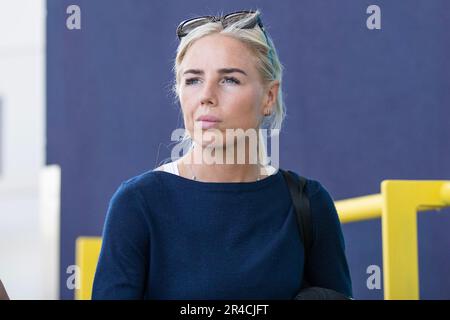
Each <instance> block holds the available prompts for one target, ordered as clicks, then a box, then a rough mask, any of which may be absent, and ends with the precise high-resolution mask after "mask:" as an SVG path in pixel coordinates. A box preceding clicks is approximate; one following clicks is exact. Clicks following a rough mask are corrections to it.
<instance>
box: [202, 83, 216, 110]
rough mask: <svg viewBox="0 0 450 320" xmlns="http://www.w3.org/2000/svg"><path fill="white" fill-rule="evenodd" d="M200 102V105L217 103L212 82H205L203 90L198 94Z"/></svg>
mask: <svg viewBox="0 0 450 320" xmlns="http://www.w3.org/2000/svg"><path fill="white" fill-rule="evenodd" d="M200 104H201V105H216V104H217V95H216V88H215V86H214V84H213V83H207V82H205V85H204V87H203V90H202V92H201V94H200Z"/></svg>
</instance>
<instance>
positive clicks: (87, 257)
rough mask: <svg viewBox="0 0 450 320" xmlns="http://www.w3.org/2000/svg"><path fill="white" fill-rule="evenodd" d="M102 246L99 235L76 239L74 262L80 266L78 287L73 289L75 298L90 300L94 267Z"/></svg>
mask: <svg viewBox="0 0 450 320" xmlns="http://www.w3.org/2000/svg"><path fill="white" fill-rule="evenodd" d="M101 247H102V238H101V237H78V238H77V240H76V250H75V254H76V259H75V260H76V262H75V263H76V264H77V266H78V267H79V268H80V269H79V270H80V274H79V275H78V276H79V280H78V281H79V288H78V289H76V290H75V299H77V300H91V293H92V285H93V283H94V275H95V269H96V268H97V262H98V257H99V255H100V249H101Z"/></svg>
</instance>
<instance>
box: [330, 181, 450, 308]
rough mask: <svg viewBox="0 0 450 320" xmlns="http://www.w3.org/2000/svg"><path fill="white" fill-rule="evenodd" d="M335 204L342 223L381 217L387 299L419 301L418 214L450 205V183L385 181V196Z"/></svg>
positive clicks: (383, 193)
mask: <svg viewBox="0 0 450 320" xmlns="http://www.w3.org/2000/svg"><path fill="white" fill-rule="evenodd" d="M335 205H336V209H337V211H338V213H339V219H340V220H341V222H342V223H345V222H354V221H361V220H367V219H373V218H380V217H381V227H382V241H383V273H384V298H385V299H386V300H391V299H396V300H397V299H398V300H399V299H411V300H412V299H419V267H418V264H419V262H418V253H417V212H418V211H426V210H436V209H440V208H443V207H446V206H450V181H427V180H384V181H383V182H382V183H381V194H374V195H370V196H364V197H359V198H353V199H348V200H341V201H336V203H335Z"/></svg>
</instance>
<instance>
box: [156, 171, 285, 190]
mask: <svg viewBox="0 0 450 320" xmlns="http://www.w3.org/2000/svg"><path fill="white" fill-rule="evenodd" d="M152 172H154V173H155V174H157V175H158V177H159V178H160V179H161V178H164V179H166V178H167V179H171V180H173V181H177V182H179V183H180V184H182V185H183V187H189V188H198V189H206V190H220V191H238V192H239V191H244V190H256V189H260V188H262V187H264V186H267V185H269V184H270V183H272V182H274V181H276V180H277V179H279V177H280V176H281V171H280V170H279V169H277V170H276V172H274V173H272V174H271V175H269V176H266V177H264V178H263V179H260V180H257V181H244V182H211V181H198V180H193V179H189V178H185V177H183V176H180V175H176V174H174V173H171V172H166V171H162V170H155V171H152Z"/></svg>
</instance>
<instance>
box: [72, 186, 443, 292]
mask: <svg viewBox="0 0 450 320" xmlns="http://www.w3.org/2000/svg"><path fill="white" fill-rule="evenodd" d="M335 205H336V209H337V211H338V214H339V219H340V221H341V223H348V222H357V221H362V220H369V219H376V218H381V221H382V222H381V226H382V242H383V273H384V277H383V278H384V298H385V299H386V300H391V299H419V268H418V254H417V216H416V215H417V214H416V213H417V212H418V211H426V210H436V209H440V208H444V207H447V206H450V181H427V180H384V181H383V182H382V183H381V193H380V194H373V195H368V196H363V197H357V198H351V199H346V200H340V201H336V202H335ZM101 240H102V239H101V238H100V237H79V238H78V239H77V241H76V263H77V265H78V266H79V267H80V273H81V274H80V277H81V279H80V288H79V289H78V290H76V291H75V297H76V299H81V300H83V299H90V298H91V291H92V284H93V280H94V274H95V269H96V266H97V261H98V257H99V253H100V248H101Z"/></svg>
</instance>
